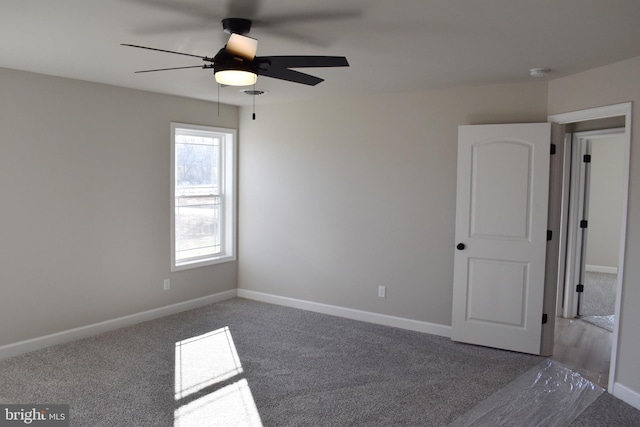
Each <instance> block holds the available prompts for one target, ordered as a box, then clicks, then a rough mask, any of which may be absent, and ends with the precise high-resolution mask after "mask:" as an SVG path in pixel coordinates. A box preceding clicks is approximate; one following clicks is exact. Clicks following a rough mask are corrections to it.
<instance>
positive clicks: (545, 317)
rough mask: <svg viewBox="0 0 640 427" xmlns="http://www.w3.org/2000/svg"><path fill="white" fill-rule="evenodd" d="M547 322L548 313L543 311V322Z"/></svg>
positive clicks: (544, 323)
mask: <svg viewBox="0 0 640 427" xmlns="http://www.w3.org/2000/svg"><path fill="white" fill-rule="evenodd" d="M546 323H547V313H542V324H543V325H546Z"/></svg>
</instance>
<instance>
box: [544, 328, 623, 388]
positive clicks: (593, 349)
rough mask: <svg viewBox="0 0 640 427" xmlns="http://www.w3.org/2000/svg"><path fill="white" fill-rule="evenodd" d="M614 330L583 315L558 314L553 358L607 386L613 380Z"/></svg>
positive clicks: (604, 386)
mask: <svg viewBox="0 0 640 427" xmlns="http://www.w3.org/2000/svg"><path fill="white" fill-rule="evenodd" d="M611 335H612V333H611V332H609V331H607V330H606V329H602V328H600V327H598V326H595V325H592V324H590V323H587V322H584V321H582V320H579V319H564V318H562V317H557V318H556V332H555V343H554V347H553V356H552V357H551V358H552V359H553V360H556V361H558V362H560V363H562V364H564V365H566V366H567V367H569V368H571V369H573V370H575V371H576V372H578V373H580V375H582V376H583V377H584V378H586V379H588V380H589V381H591V382H593V383H595V384H598V385H599V386H600V387H603V388H604V389H606V388H607V383H608V381H609V362H610V358H611V343H612V337H611Z"/></svg>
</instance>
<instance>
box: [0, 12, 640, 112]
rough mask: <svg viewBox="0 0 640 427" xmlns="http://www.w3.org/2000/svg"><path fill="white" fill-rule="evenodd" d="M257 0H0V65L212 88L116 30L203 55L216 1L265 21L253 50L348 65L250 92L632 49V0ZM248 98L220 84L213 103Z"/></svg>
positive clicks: (417, 83)
mask: <svg viewBox="0 0 640 427" xmlns="http://www.w3.org/2000/svg"><path fill="white" fill-rule="evenodd" d="M257 1H258V0H2V1H1V3H0V40H2V42H1V43H0V67H5V68H14V69H18V70H26V71H33V72H37V73H42V74H50V75H55V76H63V77H70V78H74V79H80V80H88V81H94V82H100V83H107V84H111V85H117V86H124V87H129V88H136V89H142V90H148V91H153V92H161V93H168V94H174V95H181V96H186V97H191V98H198V99H206V100H211V101H216V100H217V99H218V89H217V86H216V84H215V81H214V79H213V75H212V72H211V70H202V69H197V68H196V69H188V70H176V71H164V72H156V73H144V74H134V73H133V72H134V71H136V70H144V69H155V68H165V67H179V66H187V65H199V64H200V63H201V62H199V60H198V59H196V58H189V57H186V56H181V55H172V54H168V53H161V52H152V51H147V50H142V49H134V48H130V47H123V46H120V43H131V44H138V45H143V46H149V47H154V48H160V49H166V50H172V51H179V52H185V53H191V54H195V55H202V56H213V55H215V53H216V52H217V51H218V50H219V49H220V48H221V47H222V46H223V45H224V43H225V41H226V38H227V37H228V35H226V34H225V33H224V32H223V31H222V25H221V24H220V20H221V19H222V18H224V17H228V16H229V15H230V14H231V15H241V17H245V18H252V19H255V20H256V21H257V20H260V21H261V22H262V23H263V24H265V25H264V26H260V25H258V23H257V22H256V23H255V24H254V28H253V29H252V31H251V33H250V36H252V37H255V38H257V39H258V40H259V45H258V55H259V56H268V55H337V56H346V57H347V59H348V60H349V63H350V65H351V66H350V67H349V68H332V69H305V70H304V71H305V72H308V73H310V74H314V75H317V76H319V77H322V78H325V79H326V81H325V82H322V83H320V84H319V85H318V86H315V87H309V86H304V85H300V84H295V83H290V82H284V81H279V80H275V79H271V78H268V77H260V78H259V79H258V83H257V85H256V89H260V90H266V91H268V93H267V94H266V95H263V96H261V97H259V98H257V99H256V102H257V103H262V104H264V103H271V102H284V101H293V100H302V99H310V98H317V97H326V96H340V95H344V94H350V93H358V94H365V93H377V92H390V91H394V92H402V91H413V90H420V89H429V88H438V87H446V86H454V85H455V86H458V85H470V84H491V83H500V82H521V81H526V80H529V79H531V77H529V75H528V72H529V69H530V68H534V67H543V68H550V69H551V70H552V72H551V74H550V75H549V77H548V78H557V77H560V76H563V75H568V74H573V73H576V72H579V71H583V70H587V69H590V68H594V67H597V66H599V65H603V64H607V63H612V62H616V61H619V60H623V59H626V58H631V57H634V56H640V1H639V0H396V1H390V0H324V1H322V2H301V1H296V0H260V1H259V2H257ZM256 2H257V3H256ZM253 6H256V7H255V10H250V9H251V8H252V7H253ZM243 8H244V9H243ZM247 8H249V9H247ZM294 17H299V19H293V18H294ZM252 101H253V99H252V97H250V96H247V95H245V94H243V93H240V91H239V89H238V88H234V87H225V88H222V89H221V90H220V102H222V103H227V104H234V105H250V104H251V102H252Z"/></svg>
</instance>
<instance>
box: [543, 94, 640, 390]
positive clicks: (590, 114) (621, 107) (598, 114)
mask: <svg viewBox="0 0 640 427" xmlns="http://www.w3.org/2000/svg"><path fill="white" fill-rule="evenodd" d="M632 107H633V104H632V103H631V102H624V103H621V104H615V105H608V106H604V107H597V108H590V109H586V110H580V111H573V112H569V113H561V114H554V115H551V116H548V117H547V121H549V122H555V123H560V124H566V123H575V122H583V121H587V120H594V119H602V118H607V117H617V116H624V118H625V123H624V124H625V141H626V142H625V144H626V147H625V156H626V157H625V159H626V161H625V165H624V182H623V190H622V194H623V198H622V225H621V227H620V249H619V251H618V272H619V274H618V282H617V284H616V304H615V321H614V323H613V335H612V338H613V340H612V343H611V363H610V365H609V384H608V390H609V391H611V390H614V385H615V384H616V377H617V375H618V371H617V361H618V346H619V345H620V341H619V339H620V313H621V306H622V285H623V282H624V257H625V246H626V245H625V242H626V238H627V221H628V210H629V166H630V164H631V128H632V126H631V116H632V110H633V108H632ZM634 393H635V392H634Z"/></svg>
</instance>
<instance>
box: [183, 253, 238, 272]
mask: <svg viewBox="0 0 640 427" xmlns="http://www.w3.org/2000/svg"><path fill="white" fill-rule="evenodd" d="M235 260H236V257H235V255H223V256H220V257H217V258H211V259H205V260H197V261H191V262H183V263H181V264H178V265H172V266H171V271H172V272H173V271H183V270H191V269H193V268H199V267H207V266H210V265H215V264H223V263H226V262H232V261H235Z"/></svg>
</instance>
